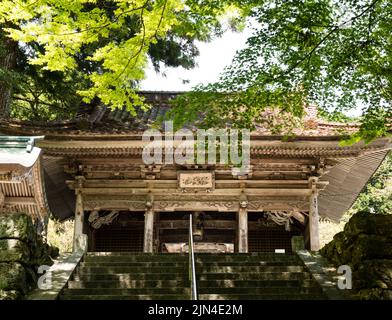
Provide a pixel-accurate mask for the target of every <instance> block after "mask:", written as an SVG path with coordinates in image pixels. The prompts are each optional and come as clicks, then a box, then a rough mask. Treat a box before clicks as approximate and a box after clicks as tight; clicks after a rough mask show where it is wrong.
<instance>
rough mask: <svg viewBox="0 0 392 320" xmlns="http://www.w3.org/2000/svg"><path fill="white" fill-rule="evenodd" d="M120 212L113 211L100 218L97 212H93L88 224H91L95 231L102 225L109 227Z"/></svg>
mask: <svg viewBox="0 0 392 320" xmlns="http://www.w3.org/2000/svg"><path fill="white" fill-rule="evenodd" d="M118 214H119V213H118V211H117V210H113V211H111V212H110V213H108V214H106V215H104V216H100V215H99V213H98V211H97V210H94V211H91V213H90V215H89V217H88V222H89V223H90V225H91V227H93V228H94V229H99V228H100V227H101V226H102V225H104V224H105V225H109V224H111V223H112V222H113V221H114V220H115V219H116V218H117V217H118Z"/></svg>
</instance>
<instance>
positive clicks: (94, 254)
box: [86, 252, 296, 257]
mask: <svg viewBox="0 0 392 320" xmlns="http://www.w3.org/2000/svg"><path fill="white" fill-rule="evenodd" d="M195 254H196V255H197V256H202V257H219V256H222V257H230V256H233V257H235V256H240V257H246V256H248V257H252V256H253V257H296V255H295V254H287V253H273V252H250V253H238V252H235V253H234V252H228V253H208V252H200V253H195ZM86 256H87V257H102V256H155V257H165V256H171V257H173V256H182V257H188V253H146V252H87V253H86Z"/></svg>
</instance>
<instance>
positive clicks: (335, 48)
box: [171, 0, 392, 142]
mask: <svg viewBox="0 0 392 320" xmlns="http://www.w3.org/2000/svg"><path fill="white" fill-rule="evenodd" d="M249 17H250V18H251V21H252V22H253V24H252V25H253V29H254V32H253V35H252V36H251V37H250V38H249V39H248V40H247V45H246V47H245V48H244V49H243V50H241V51H239V52H238V53H237V55H236V56H235V58H234V60H233V62H232V64H231V65H230V66H229V67H227V68H226V70H225V71H224V72H223V74H222V76H221V78H220V80H219V81H218V82H217V83H212V84H209V85H201V86H198V87H196V88H195V90H194V92H192V93H189V94H187V95H186V96H185V97H181V98H180V99H179V100H178V101H176V104H175V106H176V108H175V110H173V111H172V114H171V116H173V117H174V118H175V119H176V121H177V122H178V125H182V124H183V123H187V122H189V121H193V120H195V119H197V118H198V117H200V113H201V114H202V115H203V116H205V118H206V123H208V125H218V126H219V125H222V124H224V123H227V122H230V123H233V124H234V125H236V126H239V127H248V128H253V127H254V122H255V121H258V120H259V118H260V114H262V111H264V110H267V109H270V108H274V109H277V110H280V111H282V112H288V113H290V114H292V115H293V116H294V117H301V116H302V115H303V114H304V106H305V105H306V104H308V103H309V104H316V105H318V106H319V107H320V108H321V111H322V113H323V114H324V116H325V115H327V114H328V115H329V116H328V117H329V118H331V119H335V120H346V121H347V120H348V119H347V117H346V116H344V114H345V113H347V111H349V110H351V109H354V108H358V106H361V107H362V117H361V118H360V119H359V121H360V123H361V125H362V126H361V128H360V131H359V132H358V133H357V134H356V135H355V136H354V137H353V139H352V142H354V141H357V140H359V139H365V141H367V142H368V141H370V140H372V139H374V138H375V137H378V136H385V135H387V133H388V130H390V128H391V123H392V72H391V71H392V69H391V68H392V45H391V44H392V32H391V31H392V6H391V3H390V0H361V1H354V0H343V1H336V0H317V1H313V0H301V1H297V0H277V1H276V0H274V1H255V2H253V6H252V9H251V10H250V12H249Z"/></svg>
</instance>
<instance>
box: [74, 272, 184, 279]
mask: <svg viewBox="0 0 392 320" xmlns="http://www.w3.org/2000/svg"><path fill="white" fill-rule="evenodd" d="M73 279H74V280H75V281H101V280H110V281H119V280H121V281H131V280H178V281H181V280H189V275H188V272H186V273H185V272H184V273H172V272H170V273H88V272H83V271H80V270H78V271H77V273H76V274H75V275H74V278H73Z"/></svg>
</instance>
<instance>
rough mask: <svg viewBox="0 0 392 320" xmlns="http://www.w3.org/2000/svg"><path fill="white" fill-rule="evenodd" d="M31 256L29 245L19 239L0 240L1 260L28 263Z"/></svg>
mask: <svg viewBox="0 0 392 320" xmlns="http://www.w3.org/2000/svg"><path fill="white" fill-rule="evenodd" d="M30 258H31V250H30V248H29V245H28V244H27V243H25V242H24V241H21V240H18V239H2V240H0V262H14V261H18V262H23V263H26V264H28V263H29V262H30Z"/></svg>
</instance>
